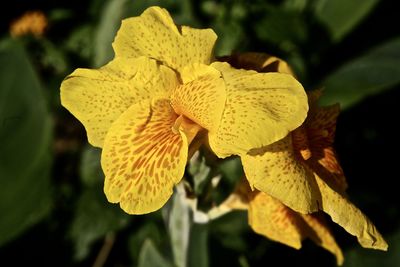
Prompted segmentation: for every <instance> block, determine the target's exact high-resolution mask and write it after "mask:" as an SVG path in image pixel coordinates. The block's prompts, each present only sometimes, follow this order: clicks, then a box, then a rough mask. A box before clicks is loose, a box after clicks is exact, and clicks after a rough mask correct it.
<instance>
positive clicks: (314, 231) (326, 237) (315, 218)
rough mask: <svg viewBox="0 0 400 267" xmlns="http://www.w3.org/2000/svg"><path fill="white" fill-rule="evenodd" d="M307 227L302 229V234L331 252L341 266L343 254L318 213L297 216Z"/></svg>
mask: <svg viewBox="0 0 400 267" xmlns="http://www.w3.org/2000/svg"><path fill="white" fill-rule="evenodd" d="M298 216H301V217H302V218H303V220H304V222H305V223H306V224H307V225H308V227H305V228H304V234H305V235H306V236H307V237H309V238H310V239H312V240H313V241H314V242H315V243H316V244H318V245H320V246H321V247H323V248H324V249H326V250H328V251H329V252H331V253H332V254H333V255H335V256H336V262H337V264H338V265H342V264H343V253H342V250H341V249H340V247H339V246H338V244H337V243H336V241H335V238H334V236H333V235H332V233H331V231H330V230H329V228H328V225H327V222H326V220H325V219H324V217H322V216H321V214H319V213H315V214H298Z"/></svg>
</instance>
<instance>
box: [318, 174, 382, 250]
mask: <svg viewBox="0 0 400 267" xmlns="http://www.w3.org/2000/svg"><path fill="white" fill-rule="evenodd" d="M315 177H316V181H317V183H318V186H319V188H320V190H321V195H322V201H321V209H322V210H323V211H325V212H326V213H328V214H329V215H330V216H331V217H332V220H333V221H334V222H336V223H337V224H339V225H340V226H342V227H343V228H344V229H345V230H346V231H347V232H348V233H350V234H352V235H354V236H356V237H357V239H358V242H359V243H360V244H361V246H363V247H365V248H374V249H380V250H387V247H388V245H387V243H386V241H385V240H384V239H383V237H382V236H381V234H380V233H379V232H378V230H377V229H376V228H375V226H374V225H373V224H372V222H371V221H370V220H369V219H368V218H367V216H365V215H364V214H363V213H362V212H361V211H360V210H359V209H358V208H357V207H356V206H354V205H353V204H352V203H351V202H350V201H349V200H347V199H346V198H345V197H344V196H342V195H340V194H339V193H338V192H336V191H334V190H333V189H332V188H330V187H329V186H328V184H326V183H325V182H324V180H322V179H321V178H320V177H318V175H315Z"/></svg>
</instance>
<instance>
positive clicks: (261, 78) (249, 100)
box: [208, 62, 308, 157]
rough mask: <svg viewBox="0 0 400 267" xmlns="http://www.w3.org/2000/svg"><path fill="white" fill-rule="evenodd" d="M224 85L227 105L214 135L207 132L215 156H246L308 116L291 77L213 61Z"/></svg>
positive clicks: (301, 94)
mask: <svg viewBox="0 0 400 267" xmlns="http://www.w3.org/2000/svg"><path fill="white" fill-rule="evenodd" d="M212 66H213V67H215V68H216V69H218V70H219V71H221V73H222V77H223V79H224V81H225V85H226V95H227V99H226V104H225V109H224V113H223V115H222V120H221V123H220V125H219V128H218V130H217V131H216V132H210V133H209V136H208V137H209V143H210V147H211V149H212V150H213V151H214V153H215V154H216V155H217V156H218V157H227V156H230V155H232V154H236V155H245V154H246V153H247V152H248V151H249V150H251V149H253V148H261V147H263V146H266V145H269V144H272V143H273V142H275V141H278V140H280V139H282V138H283V137H285V136H286V135H287V134H288V133H289V132H290V131H292V130H293V129H295V128H297V127H298V126H300V124H302V123H303V121H304V119H305V118H306V115H307V110H308V104H307V96H306V93H305V91H304V89H303V87H302V86H301V84H300V83H299V82H297V81H296V80H295V79H294V78H293V77H292V76H290V75H287V74H281V73H257V72H255V71H248V70H237V69H234V68H232V67H231V66H230V65H229V64H228V63H221V62H215V63H213V64H212Z"/></svg>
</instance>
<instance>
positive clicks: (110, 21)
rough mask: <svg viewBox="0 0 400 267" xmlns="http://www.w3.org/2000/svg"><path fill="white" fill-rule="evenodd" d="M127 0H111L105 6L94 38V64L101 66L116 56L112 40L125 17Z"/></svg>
mask: <svg viewBox="0 0 400 267" xmlns="http://www.w3.org/2000/svg"><path fill="white" fill-rule="evenodd" d="M127 2H128V1H127V0H111V1H108V2H107V4H106V5H105V6H104V9H103V12H102V14H101V16H100V17H101V20H100V23H99V25H98V28H97V31H96V33H95V38H94V42H95V44H94V51H95V57H94V62H93V63H94V66H95V67H100V66H102V65H104V64H105V63H107V62H108V61H110V60H111V59H112V58H113V57H114V51H113V49H112V46H111V44H112V42H113V40H114V38H115V35H116V33H117V30H118V29H119V27H120V26H121V20H122V19H123V18H124V15H125V11H126V4H127Z"/></svg>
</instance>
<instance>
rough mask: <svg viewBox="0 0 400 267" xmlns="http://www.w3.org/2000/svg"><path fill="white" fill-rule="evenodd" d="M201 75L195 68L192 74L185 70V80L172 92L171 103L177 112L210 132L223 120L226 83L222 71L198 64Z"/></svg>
mask: <svg viewBox="0 0 400 267" xmlns="http://www.w3.org/2000/svg"><path fill="white" fill-rule="evenodd" d="M190 69H191V68H190ZM197 70H198V71H199V76H197V75H196V69H193V72H192V76H189V75H188V74H186V71H185V72H183V74H184V77H187V78H186V79H185V80H191V81H190V82H187V83H185V84H183V85H180V86H177V87H176V88H175V89H174V90H173V91H172V94H171V105H172V107H173V108H174V110H175V112H176V113H177V114H182V115H185V116H186V117H188V118H189V119H191V120H192V121H194V122H196V123H197V124H199V125H200V126H202V127H203V128H205V129H207V130H208V131H209V132H213V131H216V130H217V129H218V126H219V123H220V121H221V116H222V112H223V110H224V106H225V101H226V91H225V84H224V81H223V79H222V78H221V73H220V72H219V71H217V70H215V69H214V68H212V67H209V66H205V65H201V66H198V68H197Z"/></svg>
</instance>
